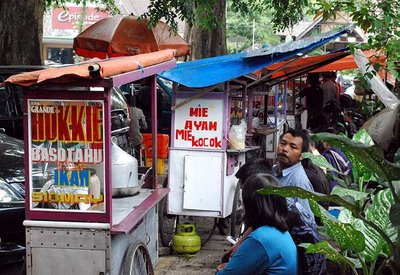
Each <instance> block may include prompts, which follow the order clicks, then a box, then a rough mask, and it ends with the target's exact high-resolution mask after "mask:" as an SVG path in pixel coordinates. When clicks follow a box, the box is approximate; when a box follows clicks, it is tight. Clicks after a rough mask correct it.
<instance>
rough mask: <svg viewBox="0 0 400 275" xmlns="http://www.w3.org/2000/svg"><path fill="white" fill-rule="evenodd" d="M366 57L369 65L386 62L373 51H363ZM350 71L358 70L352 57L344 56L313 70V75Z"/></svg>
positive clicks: (384, 58)
mask: <svg viewBox="0 0 400 275" xmlns="http://www.w3.org/2000/svg"><path fill="white" fill-rule="evenodd" d="M364 54H365V56H366V57H368V59H369V62H371V63H380V64H384V63H385V62H386V56H385V55H384V54H382V53H378V52H376V51H373V50H369V51H364ZM350 69H358V66H357V64H356V62H355V60H354V56H353V55H349V56H346V57H345V58H342V59H340V60H337V61H335V62H332V63H330V64H327V65H325V66H322V67H320V68H318V69H316V70H313V71H312V72H313V73H318V72H329V71H341V70H350Z"/></svg>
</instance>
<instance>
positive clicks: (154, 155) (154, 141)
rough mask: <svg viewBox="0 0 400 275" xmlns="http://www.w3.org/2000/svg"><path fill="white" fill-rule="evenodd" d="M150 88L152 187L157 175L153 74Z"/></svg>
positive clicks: (154, 184) (155, 102) (155, 89)
mask: <svg viewBox="0 0 400 275" xmlns="http://www.w3.org/2000/svg"><path fill="white" fill-rule="evenodd" d="M150 89H151V132H152V133H153V134H152V136H153V138H152V144H151V148H152V162H153V163H152V169H153V189H157V188H158V177H157V162H158V159H157V155H158V150H157V144H158V142H157V137H158V133H157V125H158V119H157V104H158V103H157V79H156V77H155V76H151V77H150Z"/></svg>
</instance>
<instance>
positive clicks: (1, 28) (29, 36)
mask: <svg viewBox="0 0 400 275" xmlns="http://www.w3.org/2000/svg"><path fill="white" fill-rule="evenodd" d="M43 14H44V0H24V1H16V0H0V37H1V40H0V65H41V64H42V56H41V50H42V37H43Z"/></svg>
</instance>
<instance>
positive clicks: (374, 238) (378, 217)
mask: <svg viewBox="0 0 400 275" xmlns="http://www.w3.org/2000/svg"><path fill="white" fill-rule="evenodd" d="M393 203H394V200H393V196H392V194H391V192H390V190H389V189H386V190H382V191H379V192H378V193H377V194H376V195H375V196H374V197H373V199H372V203H371V205H369V206H368V207H367V208H366V211H365V219H366V220H367V221H369V222H371V223H373V224H375V225H377V226H378V227H379V228H380V229H381V230H382V231H383V232H384V234H385V235H386V236H388V237H389V238H390V239H391V240H392V241H393V240H396V239H397V230H396V228H395V227H394V226H393V225H392V223H391V222H390V219H389V210H390V209H391V206H392V204H393ZM339 220H340V221H342V222H345V223H351V224H352V225H353V226H354V227H355V228H357V229H358V230H360V231H361V232H363V234H364V236H365V250H364V252H363V254H364V256H365V259H366V261H374V260H376V259H377V258H378V256H379V255H381V254H388V255H390V251H389V249H388V244H387V242H386V240H385V239H384V238H383V237H382V236H381V235H380V234H379V233H378V232H377V231H376V230H375V229H374V228H372V227H371V226H370V225H369V224H367V223H364V222H363V221H362V220H360V219H357V218H355V217H353V216H352V214H351V213H350V212H349V211H348V210H343V211H341V212H340V214H339Z"/></svg>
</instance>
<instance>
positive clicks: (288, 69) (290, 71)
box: [266, 51, 357, 79]
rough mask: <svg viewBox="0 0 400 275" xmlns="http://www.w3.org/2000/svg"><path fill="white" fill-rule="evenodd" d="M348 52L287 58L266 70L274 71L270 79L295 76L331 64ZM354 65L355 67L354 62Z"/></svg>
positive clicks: (341, 58) (346, 55)
mask: <svg viewBox="0 0 400 275" xmlns="http://www.w3.org/2000/svg"><path fill="white" fill-rule="evenodd" d="M349 54H350V53H349V52H347V51H346V52H336V53H329V54H323V55H316V56H309V57H303V58H300V59H297V60H294V61H292V60H289V61H284V62H279V63H276V64H273V65H271V66H268V67H267V68H266V70H268V71H275V73H274V74H273V75H272V76H271V78H272V79H276V78H280V77H283V76H287V77H290V76H296V75H298V74H304V73H307V72H309V71H315V69H316V68H318V69H319V68H320V67H325V66H324V65H326V64H332V63H335V62H338V61H341V60H343V59H344V58H346V57H348V55H349ZM355 67H357V65H356V64H355ZM280 68H282V69H280ZM318 69H317V70H318Z"/></svg>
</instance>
